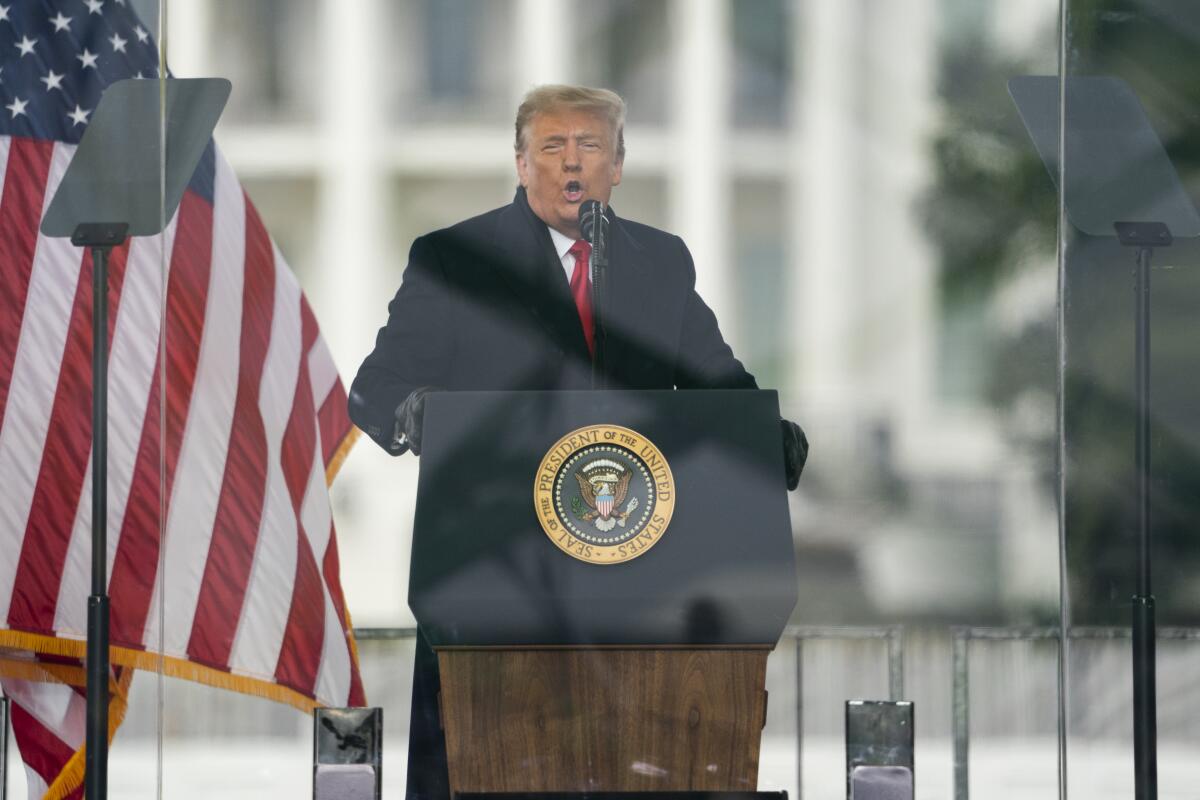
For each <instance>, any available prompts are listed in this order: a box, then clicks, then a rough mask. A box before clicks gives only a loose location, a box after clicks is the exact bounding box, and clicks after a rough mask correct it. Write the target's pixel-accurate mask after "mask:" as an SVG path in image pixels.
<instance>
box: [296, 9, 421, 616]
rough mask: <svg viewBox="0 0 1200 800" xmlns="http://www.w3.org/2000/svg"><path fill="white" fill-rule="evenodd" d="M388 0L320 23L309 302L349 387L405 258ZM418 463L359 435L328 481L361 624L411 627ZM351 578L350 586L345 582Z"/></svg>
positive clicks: (330, 13) (327, 13)
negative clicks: (395, 239) (394, 210)
mask: <svg viewBox="0 0 1200 800" xmlns="http://www.w3.org/2000/svg"><path fill="white" fill-rule="evenodd" d="M384 2H390V0H324V2H323V3H322V7H321V14H322V15H323V17H324V20H323V24H322V25H321V26H320V27H319V29H320V30H322V31H325V32H326V34H325V35H324V36H323V38H322V39H321V42H320V44H321V46H322V48H323V49H324V51H323V52H321V53H319V54H314V58H319V59H320V60H321V62H322V63H323V64H325V65H326V71H325V73H324V80H323V83H322V85H321V86H319V87H316V88H315V91H317V92H318V97H319V100H320V107H319V118H318V125H319V126H320V130H319V136H318V140H319V142H320V145H319V147H320V154H319V159H318V161H319V165H320V167H319V173H318V178H319V181H320V190H319V193H318V205H317V216H316V226H317V249H318V254H319V259H318V260H317V269H316V270H315V274H314V276H313V280H312V281H310V282H309V293H308V299H309V302H310V303H311V304H312V306H313V311H314V313H315V314H316V316H317V319H318V321H319V322H320V324H321V331H322V333H323V334H324V335H325V338H326V340H327V341H328V342H329V345H330V348H331V349H332V351H333V354H334V357H335V359H336V360H337V363H338V367H339V369H340V371H341V375H342V380H343V381H345V383H346V388H347V389H349V384H350V381H351V380H352V379H353V378H354V374H355V372H357V370H358V367H359V364H360V362H361V361H362V359H363V357H364V356H366V354H367V353H368V352H369V351H370V349H371V347H372V345H373V343H374V341H375V331H376V330H377V329H378V328H379V326H380V325H382V324H383V323H384V321H385V320H386V314H387V309H386V305H387V301H388V299H390V297H391V293H392V292H394V291H395V290H396V288H397V286H398V285H399V282H400V281H399V278H400V274H401V271H402V270H403V268H404V264H405V259H406V256H407V253H406V252H392V251H388V250H387V249H386V248H387V245H386V242H387V240H388V236H387V234H386V230H387V227H388V225H389V222H390V220H389V219H388V218H387V216H386V211H387V209H386V208H385V207H384V203H385V202H386V199H387V187H388V181H389V180H390V178H391V175H390V174H389V173H388V172H387V171H386V170H384V169H383V168H382V166H381V164H382V159H381V149H382V148H381V147H380V143H381V142H382V140H383V133H384V130H385V127H386V121H385V120H384V119H383V118H382V114H381V113H380V110H381V106H382V101H381V100H380V95H381V94H382V90H381V89H380V88H379V85H378V76H379V75H381V74H385V71H384V70H383V65H384V60H385V59H388V58H394V57H396V56H394V55H393V54H391V53H389V52H388V50H387V49H386V46H385V45H386V37H387V31H384V30H379V25H378V24H377V23H376V20H378V19H380V18H381V16H380V14H379V13H377V12H378V11H379V9H380V6H381V4H382V3H384ZM416 470H417V462H416V459H414V458H412V457H411V456H406V457H405V458H403V459H393V458H391V457H390V456H388V455H387V454H385V453H384V452H383V451H382V450H381V449H380V448H379V447H377V446H376V445H375V443H374V442H372V441H371V440H369V439H367V438H366V437H365V436H364V437H362V439H361V440H360V441H359V443H358V444H357V445H356V446H355V448H354V451H353V452H352V453H351V454H350V457H349V458H348V459H347V461H346V464H345V466H344V467H343V468H342V472H341V475H340V477H339V478H338V480H337V481H336V482H335V484H334V486H333V491H332V496H333V497H334V498H335V504H334V510H335V512H337V511H338V510H339V509H340V508H343V507H344V508H346V509H347V511H348V513H347V514H346V515H343V516H342V517H340V518H339V517H337V516H335V522H336V523H337V524H338V531H339V541H338V544H339V546H340V547H341V553H342V575H343V576H346V578H347V579H346V581H345V583H344V589H345V591H346V599H347V604H348V605H349V607H350V609H351V611H352V612H353V613H354V614H355V621H356V622H359V623H360V624H368V625H370V624H376V625H381V624H382V625H404V624H412V617H411V615H410V613H409V610H408V606H407V603H406V602H405V598H406V596H407V592H408V566H409V564H408V557H409V550H410V547H411V529H412V518H413V508H414V504H415V498H416ZM350 576H352V579H351V577H350Z"/></svg>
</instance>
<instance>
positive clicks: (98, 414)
mask: <svg viewBox="0 0 1200 800" xmlns="http://www.w3.org/2000/svg"><path fill="white" fill-rule="evenodd" d="M128 229H129V226H128V225H126V224H124V223H98V224H84V225H79V226H78V227H76V228H75V232H74V233H73V234H72V235H71V243H72V244H74V245H75V246H76V247H88V248H91V251H92V594H91V596H90V597H89V598H88V630H87V739H86V745H87V755H86V757H85V760H84V795H85V796H86V797H87V798H88V800H104V798H105V797H107V795H108V574H107V573H108V561H107V553H108V526H107V524H106V523H107V521H108V256H109V254H110V253H111V252H112V248H113V247H114V246H116V245H119V244H121V243H122V242H123V241H125V234H126V232H127V231H128Z"/></svg>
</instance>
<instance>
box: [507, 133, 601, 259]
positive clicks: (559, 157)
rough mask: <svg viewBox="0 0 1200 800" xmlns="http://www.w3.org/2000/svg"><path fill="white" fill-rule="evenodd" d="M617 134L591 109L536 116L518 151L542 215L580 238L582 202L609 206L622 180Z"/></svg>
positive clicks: (531, 198)
mask: <svg viewBox="0 0 1200 800" xmlns="http://www.w3.org/2000/svg"><path fill="white" fill-rule="evenodd" d="M612 138H613V132H612V131H611V130H610V129H609V126H608V122H607V121H605V119H604V118H603V117H599V116H596V115H595V114H591V113H589V112H587V111H570V110H567V111H549V112H545V113H541V114H537V115H535V116H534V117H533V120H532V121H531V122H530V123H529V126H528V128H527V129H526V131H525V148H524V150H522V152H520V153H517V175H518V176H519V177H520V179H521V185H522V186H524V187H525V192H526V194H527V196H528V197H529V207H530V208H532V209H533V213H534V214H537V216H538V218H539V219H541V220H542V222H545V223H546V224H547V225H549V226H550V227H551V228H554V229H555V230H556V231H558V232H559V233H561V234H564V235H565V236H569V237H571V238H572V239H578V238H579V204H580V203H582V202H583V201H584V200H599V201H601V202H602V203H604V204H605V205H608V198H609V196H610V195H612V187H614V186H616V185H617V184H618V183H620V182H621V159H618V158H617V153H616V143H615V142H614V141H613V140H612Z"/></svg>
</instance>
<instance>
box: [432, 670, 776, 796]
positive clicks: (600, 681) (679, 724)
mask: <svg viewBox="0 0 1200 800" xmlns="http://www.w3.org/2000/svg"><path fill="white" fill-rule="evenodd" d="M769 652H770V650H769V649H768V648H761V649H737V650H735V649H708V650H703V649H697V650H692V649H669V650H668V649H605V648H595V649H558V650H536V649H528V650H495V649H491V650H465V649H464V650H440V651H439V652H438V663H439V666H440V669H441V683H442V694H441V711H442V721H443V727H444V728H445V732H446V750H447V755H448V758H449V765H450V790H451V792H452V793H456V792H579V791H589V792H605V791H696V790H708V791H742V792H745V791H754V790H755V788H756V787H757V784H758V753H759V744H760V741H761V737H762V728H763V725H764V724H765V722H766V706H767V694H766V689H765V686H766V669H767V655H768V653H769Z"/></svg>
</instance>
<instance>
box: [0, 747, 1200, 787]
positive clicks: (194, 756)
mask: <svg viewBox="0 0 1200 800" xmlns="http://www.w3.org/2000/svg"><path fill="white" fill-rule="evenodd" d="M1055 750H1056V745H1055V742H1054V740H1053V739H1046V740H1036V741H1003V740H993V741H989V742H974V743H973V744H972V750H971V759H970V790H971V795H970V796H971V800H1052V799H1053V798H1055V797H1056V794H1057V788H1056V787H1057V777H1056V776H1057V766H1056V763H1057V759H1056V755H1055ZM404 752H405V750H404V742H402V741H396V742H392V743H390V746H389V747H388V750H387V752H386V754H385V760H384V797H385V798H389V800H390V799H392V798H395V799H396V800H399V799H400V798H402V797H403V796H404V792H403V788H404V772H405V763H404V761H405V759H404ZM310 758H311V744H310V742H308V741H306V740H304V739H302V738H299V737H298V738H296V739H291V740H289V739H271V740H254V739H237V740H233V741H225V742H203V741H190V742H179V741H176V742H170V743H168V744H166V745H165V747H164V753H163V765H164V770H163V797H165V798H170V800H201V799H203V800H209V799H210V798H214V797H220V798H222V800H261V798H263V797H285V798H305V797H310V796H311V793H312V782H311V781H312V778H311V775H312V773H311V763H310V761H309V759H310ZM843 759H844V754H843V750H842V745H841V742H839V741H833V740H829V739H824V740H809V741H807V742H805V749H804V792H803V794H802V795H800V796H801V797H803V798H805V800H812V799H813V798H819V800H842V798H844V797H845V783H844V777H843V775H844V773H843V766H842V765H843ZM155 760H156V750H155V748H154V746H153V743H152V742H146V741H139V742H135V743H127V744H122V743H121V742H120V741H119V738H118V741H117V744H116V747H115V748H114V750H113V753H112V758H111V762H110V775H111V778H110V790H109V796H110V797H113V798H115V799H118V800H151V799H152V798H154V797H155V796H156V781H157V771H156V769H155ZM1071 765H1072V768H1071V770H1070V773H1069V775H1070V781H1071V785H1070V797H1072V798H1080V799H1081V800H1082V799H1084V798H1086V800H1109V798H1111V800H1129V799H1130V798H1132V797H1133V782H1132V755H1131V754H1130V751H1129V749H1128V747H1127V746H1123V745H1119V744H1113V743H1103V742H1101V743H1090V744H1089V743H1078V744H1077V745H1073V750H1072V761H1071ZM12 766H13V767H15V769H14V770H13V771H11V772H10V776H9V783H8V797H9V798H11V800H24V799H25V796H26V794H25V778H24V774H23V771H22V770H21V769H20V766H19V762H18V763H13V764H12ZM916 775H917V798H918V800H951V798H952V797H953V786H952V764H951V751H950V744H949V742H948V741H946V742H940V743H933V744H928V745H926V746H925V747H923V748H921V749H919V750H918V752H917V766H916ZM1159 775H1160V793H1159V797H1160V798H1162V800H1184V799H1185V798H1187V800H1192V799H1193V798H1196V797H1197V796H1200V792H1198V791H1197V789H1196V787H1197V786H1198V785H1200V758H1197V754H1196V752H1195V751H1194V750H1193V749H1191V748H1187V747H1181V746H1171V745H1169V744H1168V745H1165V746H1163V748H1162V749H1161V751H1160V754H1159ZM759 786H760V788H762V789H785V790H787V792H788V794H789V796H790V797H792V798H795V797H797V794H796V754H795V749H794V743H793V742H791V741H787V740H783V739H769V740H768V741H766V742H764V747H763V760H762V769H761V773H760V777H759Z"/></svg>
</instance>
